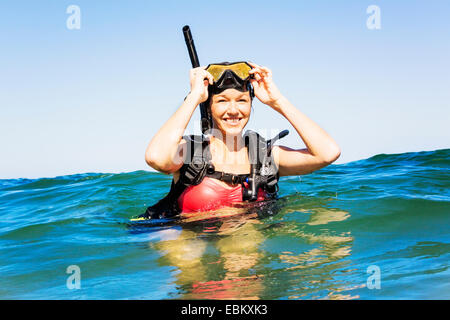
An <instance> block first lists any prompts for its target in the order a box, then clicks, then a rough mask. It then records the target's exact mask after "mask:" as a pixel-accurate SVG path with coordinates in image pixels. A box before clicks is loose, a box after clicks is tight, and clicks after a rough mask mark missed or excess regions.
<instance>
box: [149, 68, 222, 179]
mask: <svg viewBox="0 0 450 320" xmlns="http://www.w3.org/2000/svg"><path fill="white" fill-rule="evenodd" d="M205 79H207V80H205ZM190 82H191V92H190V93H189V94H188V96H187V97H186V99H185V100H184V102H183V104H182V105H181V107H180V108H178V110H177V111H176V112H175V113H174V114H173V115H172V116H171V117H170V119H169V120H167V122H166V123H165V124H164V125H163V126H162V127H161V128H160V129H159V130H158V132H157V133H156V134H155V136H154V137H153V138H152V140H151V141H150V143H149V145H148V147H147V150H146V151H145V161H146V162H147V164H148V165H149V166H150V167H152V168H153V169H155V170H157V171H160V172H163V173H167V174H169V173H174V172H176V171H178V170H179V169H180V168H181V166H182V165H183V161H181V159H183V152H182V150H183V145H184V144H185V143H186V141H184V139H182V136H183V133H184V131H185V130H186V127H187V125H188V123H189V121H190V120H191V117H192V114H193V113H194V110H195V108H196V107H197V106H198V105H199V104H200V103H202V102H204V101H206V99H207V98H208V83H211V84H212V82H213V78H212V76H211V75H210V74H209V73H208V72H207V71H205V70H204V67H199V68H195V69H192V70H191V72H190Z"/></svg>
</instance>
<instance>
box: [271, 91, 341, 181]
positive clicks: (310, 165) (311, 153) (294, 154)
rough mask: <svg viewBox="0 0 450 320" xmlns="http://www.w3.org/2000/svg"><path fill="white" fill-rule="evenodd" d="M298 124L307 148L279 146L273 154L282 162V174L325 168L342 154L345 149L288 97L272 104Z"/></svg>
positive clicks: (295, 126)
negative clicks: (342, 149)
mask: <svg viewBox="0 0 450 320" xmlns="http://www.w3.org/2000/svg"><path fill="white" fill-rule="evenodd" d="M272 107H273V108H274V109H275V110H277V111H278V112H280V114H282V115H283V116H284V117H285V118H286V119H287V120H288V121H289V122H290V123H291V125H292V126H293V127H294V128H295V130H296V131H297V133H298V134H299V136H300V138H301V139H302V140H303V142H304V143H305V145H306V149H298V150H294V149H291V148H288V147H284V146H275V147H274V148H273V151H272V152H273V155H274V157H275V161H276V162H277V163H278V166H279V168H278V169H279V171H278V172H279V174H280V176H291V175H301V174H306V173H310V172H313V171H315V170H318V169H320V168H323V167H325V166H327V165H329V164H331V163H333V162H334V161H336V159H337V158H339V156H340V154H341V151H340V148H339V146H338V145H337V143H336V142H335V141H334V140H333V138H331V137H330V136H329V135H328V134H327V133H326V132H325V130H323V129H322V128H321V127H319V126H318V125H317V124H316V123H315V122H314V121H312V120H311V119H309V118H308V117H307V116H306V115H304V114H303V113H302V112H300V111H299V110H298V109H297V108H295V107H294V106H293V105H292V104H291V103H290V102H289V101H288V100H287V99H286V98H285V97H282V98H280V99H279V100H277V101H276V102H275V103H274V105H273V106H272Z"/></svg>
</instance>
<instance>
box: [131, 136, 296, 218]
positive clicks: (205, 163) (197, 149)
mask: <svg viewBox="0 0 450 320" xmlns="http://www.w3.org/2000/svg"><path fill="white" fill-rule="evenodd" d="M288 133H289V131H288V130H284V131H282V132H280V133H279V134H278V135H277V136H276V137H275V138H273V139H271V140H269V141H266V140H265V139H264V138H262V137H261V136H260V135H259V134H258V133H256V132H254V131H251V130H248V131H247V132H246V133H245V134H244V141H245V146H246V147H247V150H248V157H249V161H250V173H249V174H238V175H236V174H231V173H225V172H221V171H215V169H214V165H213V164H212V163H211V153H210V150H209V140H207V139H205V138H204V137H203V136H197V135H190V136H183V139H185V140H186V141H187V149H186V151H187V155H186V157H185V159H186V162H185V163H184V164H183V166H182V167H181V168H180V178H179V179H178V181H177V183H175V182H174V180H173V179H172V185H171V187H170V191H169V193H168V194H167V195H166V196H165V197H164V198H163V199H161V200H160V201H158V202H157V203H156V204H155V205H153V206H150V207H148V208H147V210H146V212H145V213H144V214H142V215H141V216H139V217H140V218H146V219H162V218H172V217H175V216H177V215H179V214H180V213H181V210H180V208H179V206H178V198H179V197H180V195H181V194H182V193H183V191H184V190H185V189H186V188H187V187H189V186H191V185H198V184H200V183H201V182H202V181H203V178H204V177H206V176H208V177H211V178H215V179H219V180H222V181H225V182H228V183H233V184H241V185H242V186H243V195H242V197H243V199H242V200H243V201H256V200H257V198H258V190H259V189H260V188H261V189H262V190H264V191H265V193H266V194H267V195H268V197H269V198H270V199H274V198H276V197H277V192H278V178H279V175H278V168H277V166H276V164H275V161H274V159H273V156H272V153H271V151H272V146H273V143H274V142H275V141H276V140H277V139H280V138H282V137H284V136H286V135H287V134H288ZM244 182H246V183H247V185H248V188H247V187H245V185H244Z"/></svg>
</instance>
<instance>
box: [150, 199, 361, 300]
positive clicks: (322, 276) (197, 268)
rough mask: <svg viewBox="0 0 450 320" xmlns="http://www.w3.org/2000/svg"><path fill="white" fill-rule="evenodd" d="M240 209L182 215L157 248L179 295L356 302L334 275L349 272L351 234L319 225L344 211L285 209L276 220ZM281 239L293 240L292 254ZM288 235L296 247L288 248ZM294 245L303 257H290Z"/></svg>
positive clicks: (342, 217) (342, 215)
mask: <svg viewBox="0 0 450 320" xmlns="http://www.w3.org/2000/svg"><path fill="white" fill-rule="evenodd" d="M316 204H317V203H316ZM241 209H242V208H229V209H225V210H220V213H216V219H209V220H205V217H204V216H202V215H198V216H191V217H188V218H187V219H186V220H185V222H189V223H184V224H182V226H183V227H182V228H181V230H178V231H177V232H176V233H173V232H172V234H169V235H168V236H167V237H166V238H163V239H162V240H161V241H160V242H158V243H157V244H156V248H157V249H158V250H159V251H160V252H161V254H162V255H163V256H162V257H161V258H160V263H161V264H163V265H170V266H175V267H176V268H177V273H176V274H175V278H176V280H175V284H176V285H177V290H178V292H177V294H178V295H179V296H178V298H184V299H278V298H289V299H299V298H308V299H317V298H326V299H353V298H358V296H352V295H351V294H348V293H346V292H348V291H349V290H352V289H356V287H351V286H349V284H348V283H346V282H343V281H340V280H339V278H343V277H340V275H343V274H345V275H347V276H348V274H349V273H351V272H355V270H351V269H349V265H350V261H349V260H348V259H347V260H345V259H344V258H346V257H348V256H349V255H350V253H351V245H352V242H353V237H352V236H351V234H350V232H348V231H346V232H340V233H337V232H332V231H330V230H329V229H327V228H325V227H326V225H327V224H329V223H331V222H339V221H344V220H346V219H347V218H348V217H349V216H350V215H349V213H348V212H345V211H341V210H338V209H333V208H325V207H318V208H305V206H302V207H301V208H295V207H293V206H290V207H289V208H282V210H281V212H280V213H279V214H278V215H276V216H272V215H270V216H266V217H261V215H259V214H257V213H251V214H242V213H243V212H241V211H240V210H241ZM230 210H231V211H230ZM231 212H234V213H235V215H234V216H231ZM293 214H296V215H298V214H304V215H307V214H309V220H308V221H306V222H305V223H299V222H298V221H295V220H294V221H290V219H289V215H293ZM219 215H220V216H221V217H220V219H219V217H217V216H219ZM209 216H211V214H210V213H209ZM223 216H226V217H227V218H223ZM230 216H231V217H230ZM169 230H170V229H168V230H165V231H169ZM286 237H288V238H289V239H291V240H290V243H289V248H290V249H291V250H290V251H289V250H284V249H283V247H282V246H283V244H282V243H280V242H282V241H281V239H282V238H286ZM293 238H294V239H297V240H298V244H295V243H292V239H293ZM292 248H295V249H297V248H298V249H299V251H301V252H300V253H298V252H297V253H294V252H292V251H294V250H292ZM358 287H360V286H358ZM286 291H288V292H289V296H285V292H286ZM279 292H280V293H281V292H284V296H280V294H279Z"/></svg>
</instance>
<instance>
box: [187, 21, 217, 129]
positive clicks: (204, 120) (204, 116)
mask: <svg viewBox="0 0 450 320" xmlns="http://www.w3.org/2000/svg"><path fill="white" fill-rule="evenodd" d="M183 35H184V41H186V46H187V49H188V52H189V58H191V63H192V68H197V67H200V62H199V61H198V56H197V51H196V50H195V45H194V39H193V38H192V33H191V29H190V28H189V26H187V25H186V26H184V27H183ZM207 107H208V106H207V105H206V103H205V102H202V103H200V116H201V126H202V128H201V129H202V133H203V134H204V133H205V132H206V131H208V129H210V128H211V119H209V117H208V113H207V111H206V110H207Z"/></svg>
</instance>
